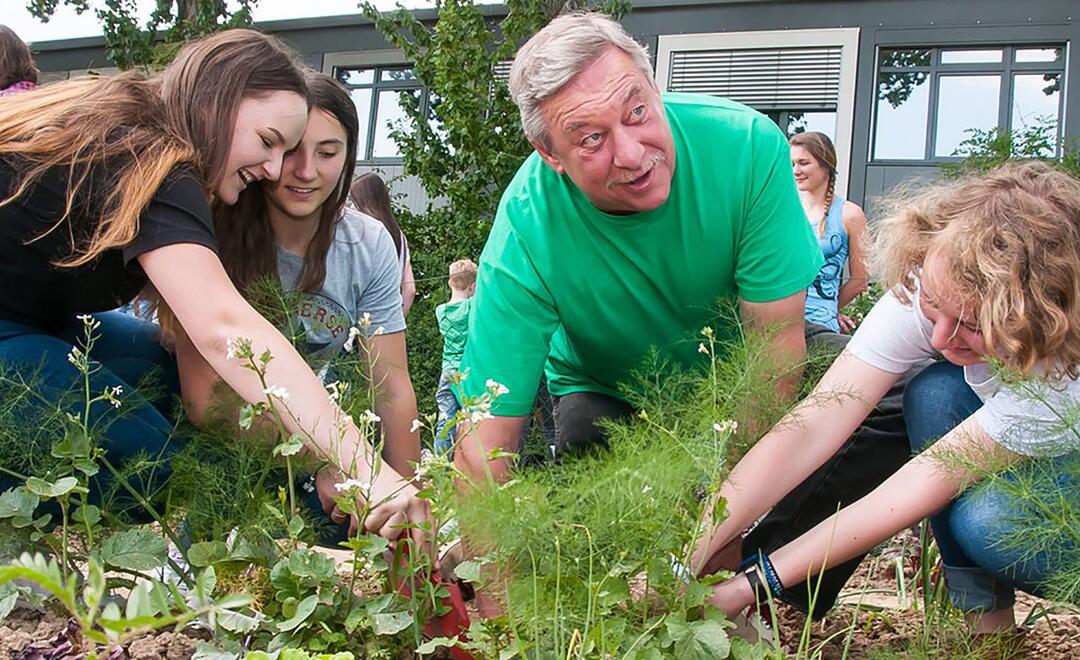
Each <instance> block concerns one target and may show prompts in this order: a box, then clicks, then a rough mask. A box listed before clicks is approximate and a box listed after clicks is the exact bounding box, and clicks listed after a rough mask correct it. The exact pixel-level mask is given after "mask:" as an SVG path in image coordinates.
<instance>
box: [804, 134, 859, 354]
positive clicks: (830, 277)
mask: <svg viewBox="0 0 1080 660" xmlns="http://www.w3.org/2000/svg"><path fill="white" fill-rule="evenodd" d="M790 142H791V167H792V170H793V173H794V175H795V185H796V186H797V187H798V189H799V197H800V199H801V200H802V204H803V210H804V211H806V217H807V220H808V221H809V222H810V224H811V225H812V226H813V228H814V234H815V235H816V236H817V237H818V244H819V245H820V246H821V252H822V255H823V256H824V257H825V264H824V265H823V266H822V267H821V270H820V271H819V272H818V275H817V277H816V278H815V279H814V282H813V284H811V285H810V286H809V287H808V288H807V290H806V321H807V323H814V324H817V325H821V326H824V327H826V328H828V329H830V330H832V331H833V332H837V333H839V332H851V330H853V329H854V323H853V322H852V321H851V319H849V318H848V317H847V316H845V315H843V314H841V313H840V310H841V309H843V308H844V307H845V306H846V305H847V304H848V303H850V302H851V301H852V300H854V299H855V297H856V296H857V295H859V293H861V292H862V291H863V290H865V289H866V281H867V266H866V246H865V241H866V216H865V215H864V214H863V210H862V209H861V208H859V206H858V205H857V204H853V203H851V202H848V201H845V200H844V199H843V198H841V197H837V196H836V191H835V188H836V149H835V148H834V147H833V144H832V141H831V140H829V138H828V136H826V135H825V134H824V133H818V132H807V133H796V134H795V135H794V136H792V138H791V140H790ZM845 267H846V268H847V270H848V273H847V277H846V278H845V273H844V270H845Z"/></svg>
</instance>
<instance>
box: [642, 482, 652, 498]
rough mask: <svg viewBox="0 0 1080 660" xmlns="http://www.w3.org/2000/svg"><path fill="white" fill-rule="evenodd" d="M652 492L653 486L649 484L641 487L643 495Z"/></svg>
mask: <svg viewBox="0 0 1080 660" xmlns="http://www.w3.org/2000/svg"><path fill="white" fill-rule="evenodd" d="M651 490H652V486H650V485H649V484H645V485H644V486H642V487H641V494H642V495H644V494H645V493H648V492H649V491H651Z"/></svg>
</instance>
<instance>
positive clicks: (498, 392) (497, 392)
mask: <svg viewBox="0 0 1080 660" xmlns="http://www.w3.org/2000/svg"><path fill="white" fill-rule="evenodd" d="M484 385H485V387H487V388H488V389H489V390H490V391H491V393H492V394H493V395H494V396H502V395H503V394H509V393H510V389H509V388H508V387H507V386H506V385H503V384H502V383H500V382H497V381H495V380H493V379H491V378H488V379H487V382H486V383H484Z"/></svg>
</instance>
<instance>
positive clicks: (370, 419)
mask: <svg viewBox="0 0 1080 660" xmlns="http://www.w3.org/2000/svg"><path fill="white" fill-rule="evenodd" d="M360 421H361V422H366V423H368V424H374V423H376V422H381V421H382V417H379V416H378V415H376V414H375V413H373V412H371V411H370V410H365V411H364V412H362V413H360Z"/></svg>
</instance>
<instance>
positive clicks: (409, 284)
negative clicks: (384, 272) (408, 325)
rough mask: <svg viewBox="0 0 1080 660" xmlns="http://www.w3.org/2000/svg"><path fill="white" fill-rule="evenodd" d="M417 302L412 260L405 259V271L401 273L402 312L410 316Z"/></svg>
mask: <svg viewBox="0 0 1080 660" xmlns="http://www.w3.org/2000/svg"><path fill="white" fill-rule="evenodd" d="M414 300H416V276H415V275H413V271H412V259H405V270H403V271H402V272H401V311H402V315H403V316H408V315H409V310H410V309H412V304H413V301H414Z"/></svg>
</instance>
